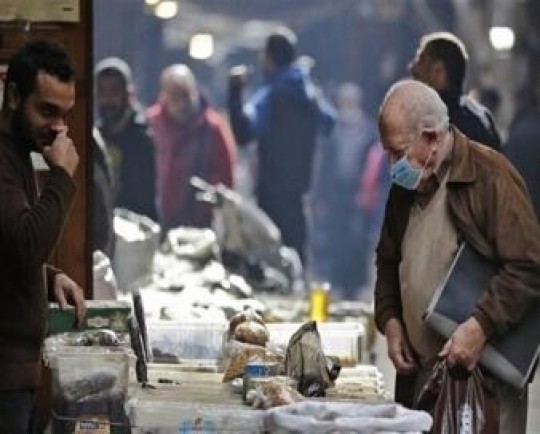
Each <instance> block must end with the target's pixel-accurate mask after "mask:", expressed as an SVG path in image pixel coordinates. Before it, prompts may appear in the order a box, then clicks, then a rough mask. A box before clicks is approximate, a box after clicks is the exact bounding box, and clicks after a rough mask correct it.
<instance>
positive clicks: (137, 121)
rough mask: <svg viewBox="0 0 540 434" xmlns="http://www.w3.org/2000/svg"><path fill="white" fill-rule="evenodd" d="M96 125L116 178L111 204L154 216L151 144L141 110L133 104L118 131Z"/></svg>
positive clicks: (152, 145)
mask: <svg viewBox="0 0 540 434" xmlns="http://www.w3.org/2000/svg"><path fill="white" fill-rule="evenodd" d="M98 127H99V131H100V133H101V135H102V136H103V139H104V140H105V143H106V145H107V150H108V152H109V154H110V156H111V161H112V168H113V173H114V175H115V178H116V179H115V183H116V185H115V188H116V192H115V193H116V194H115V200H114V205H115V206H116V207H122V208H127V209H129V210H131V211H134V212H136V213H139V214H143V215H145V216H148V217H150V218H151V219H153V220H157V211H156V193H155V192H156V186H155V183H156V174H155V163H154V161H155V157H154V144H153V142H152V139H151V138H150V136H149V135H148V131H147V130H148V126H147V124H146V120H145V118H144V113H143V112H142V111H141V110H139V109H138V108H133V109H132V110H131V112H130V114H129V119H128V120H127V121H126V124H125V126H124V127H123V128H120V129H118V130H117V131H112V130H109V129H107V128H105V126H104V125H99V124H98Z"/></svg>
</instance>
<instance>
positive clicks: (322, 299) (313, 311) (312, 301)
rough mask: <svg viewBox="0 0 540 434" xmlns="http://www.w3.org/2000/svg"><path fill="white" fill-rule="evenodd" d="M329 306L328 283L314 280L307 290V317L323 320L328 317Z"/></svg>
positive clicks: (313, 319) (318, 320)
mask: <svg viewBox="0 0 540 434" xmlns="http://www.w3.org/2000/svg"><path fill="white" fill-rule="evenodd" d="M329 306H330V284H329V283H328V282H314V283H312V284H311V289H310V292H309V319H310V320H312V321H317V322H324V321H326V320H327V319H328V310H329Z"/></svg>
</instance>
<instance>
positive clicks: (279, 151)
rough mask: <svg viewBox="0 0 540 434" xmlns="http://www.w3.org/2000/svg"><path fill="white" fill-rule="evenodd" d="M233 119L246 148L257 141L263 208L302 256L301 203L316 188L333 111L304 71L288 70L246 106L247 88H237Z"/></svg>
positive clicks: (259, 194) (233, 91)
mask: <svg viewBox="0 0 540 434" xmlns="http://www.w3.org/2000/svg"><path fill="white" fill-rule="evenodd" d="M229 115H230V119H231V126H232V129H233V132H234V134H235V137H236V140H237V142H238V143H239V144H240V145H243V144H246V143H248V142H249V141H250V140H256V141H257V144H258V148H257V149H258V174H257V184H256V196H257V199H258V203H259V205H260V206H261V208H262V209H263V210H264V211H266V212H267V213H268V215H269V216H270V218H272V220H274V222H275V223H276V225H277V226H278V228H279V229H280V230H281V234H282V237H283V240H284V242H285V243H286V244H287V245H289V246H292V247H294V248H296V249H297V250H298V251H299V252H300V253H302V250H303V245H304V242H305V220H304V216H303V211H302V204H301V198H302V195H303V194H304V193H305V192H306V191H307V190H308V189H309V186H310V183H311V168H312V164H313V156H314V152H315V146H316V140H317V135H318V133H320V132H323V133H327V134H328V133H329V132H330V130H331V129H332V127H333V125H334V114H333V110H332V109H330V107H329V106H328V105H327V104H325V103H324V101H323V100H322V98H320V96H319V95H318V90H317V88H316V87H315V86H314V84H313V83H312V81H311V79H310V78H309V76H308V75H307V73H306V72H305V71H304V70H302V69H300V68H298V67H296V66H285V67H283V68H281V69H279V70H278V71H276V72H275V73H274V74H273V75H272V76H271V77H269V78H268V81H267V83H266V84H265V85H264V86H263V87H262V88H261V89H259V90H258V91H257V92H256V93H255V95H254V96H253V98H252V99H251V100H250V101H249V102H248V104H247V105H246V106H245V107H243V106H242V93H241V88H240V87H235V86H232V87H231V88H230V89H229Z"/></svg>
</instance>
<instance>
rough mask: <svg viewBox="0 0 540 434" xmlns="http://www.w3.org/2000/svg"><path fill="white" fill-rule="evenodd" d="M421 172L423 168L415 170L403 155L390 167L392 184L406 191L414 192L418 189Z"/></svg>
mask: <svg viewBox="0 0 540 434" xmlns="http://www.w3.org/2000/svg"><path fill="white" fill-rule="evenodd" d="M423 172H424V168H422V169H417V168H416V167H413V166H412V165H411V163H410V162H409V160H408V159H407V155H404V156H403V157H401V158H400V159H399V160H397V161H396V162H395V163H394V164H392V165H391V166H390V178H391V179H392V182H393V183H394V184H396V185H399V186H401V187H403V188H406V189H407V190H416V189H417V188H418V185H419V184H420V181H421V180H422V174H423Z"/></svg>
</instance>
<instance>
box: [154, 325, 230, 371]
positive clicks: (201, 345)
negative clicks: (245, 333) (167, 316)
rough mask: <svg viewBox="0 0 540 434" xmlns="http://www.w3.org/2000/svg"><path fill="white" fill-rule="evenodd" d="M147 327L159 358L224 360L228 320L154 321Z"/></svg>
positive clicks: (200, 361) (158, 360)
mask: <svg viewBox="0 0 540 434" xmlns="http://www.w3.org/2000/svg"><path fill="white" fill-rule="evenodd" d="M147 328H148V340H149V343H150V348H151V349H152V354H153V356H154V361H155V362H165V363H189V362H190V361H194V360H197V361H198V362H197V364H208V363H209V362H214V363H215V362H218V361H220V360H221V358H222V354H223V345H224V342H225V339H226V332H227V330H228V324H226V323H222V324H221V323H220V324H216V323H196V322H192V323H182V322H176V321H174V322H173V321H152V322H149V323H147Z"/></svg>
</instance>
